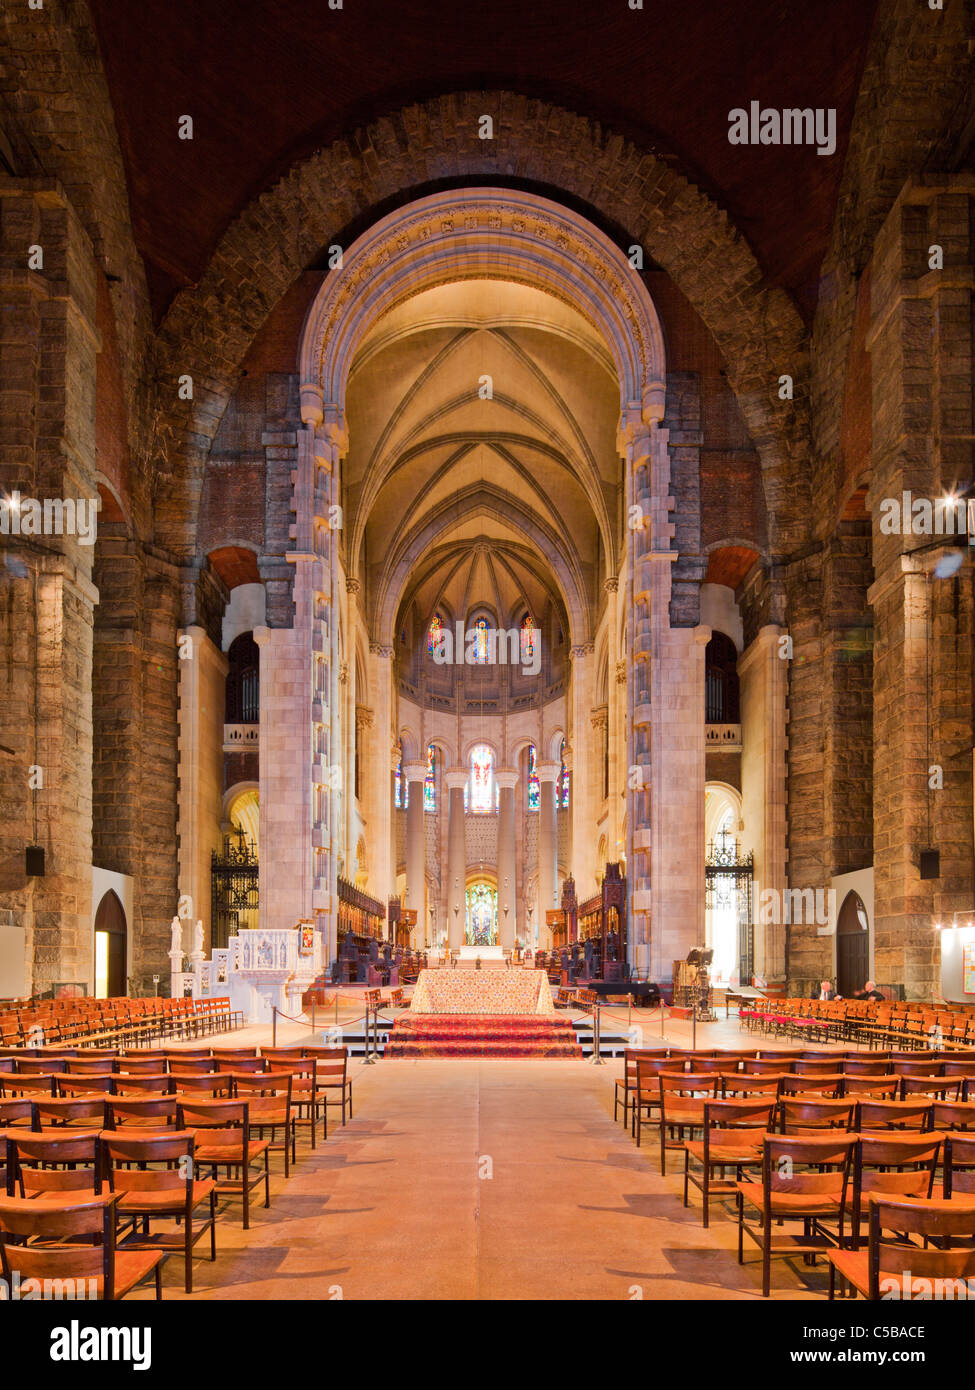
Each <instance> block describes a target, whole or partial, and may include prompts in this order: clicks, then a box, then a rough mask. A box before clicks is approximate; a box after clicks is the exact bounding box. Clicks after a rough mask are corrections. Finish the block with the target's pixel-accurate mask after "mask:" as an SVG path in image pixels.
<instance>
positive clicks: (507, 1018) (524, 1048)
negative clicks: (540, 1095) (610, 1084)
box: [385, 1014, 582, 1061]
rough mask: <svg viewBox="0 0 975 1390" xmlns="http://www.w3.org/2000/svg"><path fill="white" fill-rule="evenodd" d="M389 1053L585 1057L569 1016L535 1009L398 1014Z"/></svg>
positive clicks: (406, 1056)
mask: <svg viewBox="0 0 975 1390" xmlns="http://www.w3.org/2000/svg"><path fill="white" fill-rule="evenodd" d="M385 1056H387V1057H390V1058H393V1057H397V1058H403V1059H406V1060H409V1059H417V1058H421V1057H437V1058H444V1057H485V1058H502V1057H504V1058H509V1057H511V1058H530V1057H545V1058H563V1059H567V1060H574V1061H581V1060H582V1049H581V1048H580V1046H579V1044H578V1042H577V1041H576V1035H575V1030H574V1029H573V1027H572V1025H571V1023H570V1022H569V1020H568V1019H565V1018H539V1017H535V1016H533V1015H531V1014H501V1015H487V1014H480V1015H471V1014H425V1015H421V1014H413V1015H411V1016H409V1017H406V1018H401V1019H397V1020H396V1023H395V1025H394V1027H393V1030H392V1033H391V1035H390V1039H389V1042H388V1043H387V1044H386V1048H385Z"/></svg>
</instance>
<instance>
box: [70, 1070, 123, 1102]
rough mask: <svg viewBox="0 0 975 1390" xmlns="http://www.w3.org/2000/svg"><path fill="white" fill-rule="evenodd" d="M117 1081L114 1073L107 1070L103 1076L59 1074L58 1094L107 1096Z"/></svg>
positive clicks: (72, 1096)
mask: <svg viewBox="0 0 975 1390" xmlns="http://www.w3.org/2000/svg"><path fill="white" fill-rule="evenodd" d="M114 1082H115V1077H114V1075H113V1073H111V1072H106V1073H105V1074H104V1075H102V1076H69V1075H65V1076H59V1077H58V1095H60V1096H63V1097H65V1099H70V1098H80V1097H82V1096H107V1095H110V1094H111V1092H112V1089H113V1085H114Z"/></svg>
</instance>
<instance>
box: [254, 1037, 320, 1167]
mask: <svg viewBox="0 0 975 1390" xmlns="http://www.w3.org/2000/svg"><path fill="white" fill-rule="evenodd" d="M268 1071H269V1074H270V1075H272V1076H273V1075H276V1074H277V1073H279V1072H280V1073H287V1074H288V1075H289V1076H290V1077H291V1104H292V1106H293V1107H294V1109H293V1113H292V1124H293V1125H294V1127H295V1129H296V1130H297V1129H307V1130H308V1134H309V1139H310V1141H311V1147H312V1148H313V1149H314V1148H317V1146H318V1140H317V1130H318V1122H319V1120H321V1125H322V1142H323V1143H324V1141H325V1140H326V1139H327V1138H328V1104H327V1102H326V1100H325V1094H324V1092H323V1091H322V1090H321V1089H320V1088H319V1085H318V1059H317V1057H303V1058H300V1059H298V1060H296V1061H291V1062H288V1061H279V1060H278V1059H277V1058H274V1057H269V1058H268Z"/></svg>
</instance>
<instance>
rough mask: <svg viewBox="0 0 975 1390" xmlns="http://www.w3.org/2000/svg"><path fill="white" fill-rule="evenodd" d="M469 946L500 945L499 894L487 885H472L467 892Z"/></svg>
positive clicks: (467, 937) (466, 934)
mask: <svg viewBox="0 0 975 1390" xmlns="http://www.w3.org/2000/svg"><path fill="white" fill-rule="evenodd" d="M465 936H466V943H467V945H468V946H496V945H497V944H498V892H497V889H496V888H492V887H491V886H490V884H487V883H472V884H471V886H470V888H468V890H467V931H466V933H465Z"/></svg>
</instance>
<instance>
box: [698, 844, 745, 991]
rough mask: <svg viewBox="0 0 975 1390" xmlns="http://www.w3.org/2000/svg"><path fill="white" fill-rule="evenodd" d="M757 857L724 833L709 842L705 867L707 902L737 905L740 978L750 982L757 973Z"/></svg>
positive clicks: (718, 904)
mask: <svg viewBox="0 0 975 1390" xmlns="http://www.w3.org/2000/svg"><path fill="white" fill-rule="evenodd" d="M753 869H754V856H753V855H752V854H751V853H749V854H747V855H744V856H743V855H742V853H741V847H740V845H739V843H738V841H737V840H734V839H732V838H731V837H730V836H728V835H721V836H719V837H718V839H717V840H712V841H711V843H710V844H709V845H708V853H707V860H706V862H705V867H704V876H705V898H704V901H705V905H706V906H707V907H708V908H715V907H721V906H730V905H731V904H732V903H733V904H734V907H735V916H736V918H737V922H738V978H739V981H740V982H741V984H743V985H746V984H751V982H752V976H753V975H754V973H755V928H754V925H753V923H752V872H753Z"/></svg>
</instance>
